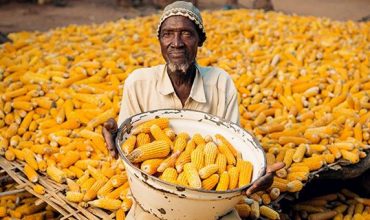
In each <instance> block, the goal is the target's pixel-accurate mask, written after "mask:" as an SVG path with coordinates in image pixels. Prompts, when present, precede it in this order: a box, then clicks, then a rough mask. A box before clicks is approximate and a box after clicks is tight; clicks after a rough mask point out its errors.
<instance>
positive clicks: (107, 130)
mask: <svg viewBox="0 0 370 220" xmlns="http://www.w3.org/2000/svg"><path fill="white" fill-rule="evenodd" d="M117 130H118V126H117V122H116V121H115V120H114V119H113V118H110V119H108V120H107V121H106V122H104V125H103V131H102V132H103V137H104V140H105V143H106V144H107V148H108V151H109V152H110V154H111V156H112V157H114V158H116V159H117V157H118V152H117V150H116V148H115V146H114V139H115V138H116V136H117Z"/></svg>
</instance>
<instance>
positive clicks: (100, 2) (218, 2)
mask: <svg viewBox="0 0 370 220" xmlns="http://www.w3.org/2000/svg"><path fill="white" fill-rule="evenodd" d="M3 1H5V0H0V3H1V2H3ZM19 1H21V0H8V2H9V3H5V4H0V18H1V19H0V32H3V33H10V32H17V31H46V30H48V29H50V28H55V27H61V26H66V25H68V24H91V23H102V22H104V21H114V20H117V19H120V18H123V17H124V18H130V17H136V16H144V15H148V14H152V13H159V10H160V9H157V8H155V7H153V5H152V4H151V3H150V2H151V1H149V0H144V4H143V6H141V7H137V8H133V7H128V6H123V5H121V6H117V4H116V0H66V1H68V5H67V6H66V7H55V6H53V5H52V4H45V5H37V4H31V3H22V2H19ZM23 1H25V0H23ZM252 1H253V0H243V1H239V3H240V7H247V8H251V7H252ZM225 2H226V1H225V0H207V1H206V0H199V7H200V8H201V9H202V10H204V9H210V10H212V9H222V7H223V5H224V3H225ZM272 2H273V4H274V8H275V10H277V11H282V12H285V13H288V14H292V13H295V14H299V15H314V16H324V17H329V18H331V19H335V20H340V21H345V20H355V21H356V20H359V19H361V18H363V17H366V16H369V15H370V1H369V0H325V1H322V0H305V1H303V0H300V1H298V0H284V1H281V0H272Z"/></svg>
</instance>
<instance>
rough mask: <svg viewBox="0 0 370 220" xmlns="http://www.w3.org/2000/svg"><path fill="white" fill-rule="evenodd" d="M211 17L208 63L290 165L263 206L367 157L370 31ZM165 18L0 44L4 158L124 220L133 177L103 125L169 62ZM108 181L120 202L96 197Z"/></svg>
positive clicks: (285, 19)
mask: <svg viewBox="0 0 370 220" xmlns="http://www.w3.org/2000/svg"><path fill="white" fill-rule="evenodd" d="M204 20H205V24H206V29H207V34H208V36H210V37H208V39H207V41H206V44H205V45H204V46H203V47H202V48H200V51H199V53H198V62H199V64H201V65H212V66H218V67H221V68H223V69H225V70H226V71H227V72H228V73H229V74H230V75H231V77H232V78H233V80H234V82H235V85H236V87H237V89H238V92H239V110H240V115H241V125H242V126H243V127H244V128H245V129H246V130H249V131H251V132H253V133H254V134H255V135H256V136H257V138H258V139H259V141H260V142H261V144H262V146H263V148H264V149H265V151H266V153H267V159H268V163H269V164H271V163H274V162H276V161H284V162H285V164H286V167H285V168H283V169H282V170H280V171H279V172H278V173H277V176H276V177H275V178H274V183H273V185H272V187H271V189H269V190H268V191H266V192H264V193H262V198H264V201H265V203H266V204H268V203H269V202H270V201H271V200H273V199H274V198H275V195H276V193H277V192H278V191H279V192H285V191H288V192H297V191H299V190H300V189H301V188H302V186H303V184H304V182H305V181H306V180H307V178H308V175H309V173H310V172H312V171H315V170H319V169H320V168H321V167H323V166H325V165H327V164H331V163H334V162H335V161H337V160H339V159H344V160H347V161H348V162H349V163H358V162H359V160H361V158H364V157H366V152H365V149H368V148H369V147H368V144H369V143H370V134H369V129H370V121H369V120H370V112H369V109H370V101H369V95H370V77H369V76H370V68H369V55H370V43H369V42H370V39H369V38H370V24H369V23H356V22H352V21H348V22H336V21H331V20H329V19H325V18H314V17H299V16H294V15H292V16H288V15H284V14H281V13H275V12H269V13H264V12H262V11H252V10H231V11H215V12H205V13H204ZM157 22H158V16H148V17H143V18H137V19H131V20H120V21H117V22H109V23H104V24H101V25H90V26H76V25H70V26H67V27H64V28H57V29H54V30H50V31H48V32H45V33H39V32H19V33H13V34H10V35H9V37H10V38H11V39H12V41H13V42H12V43H6V44H4V45H1V47H0V77H1V82H0V96H1V98H0V154H1V155H2V156H3V157H5V158H6V159H8V160H21V161H25V162H26V163H27V165H26V166H25V168H24V171H25V174H26V175H27V177H28V178H29V179H30V181H32V182H34V183H37V181H38V175H48V176H49V177H50V178H51V179H52V180H54V181H56V182H59V183H61V184H65V183H69V184H68V185H71V187H72V188H69V191H68V192H66V196H67V198H70V199H71V201H76V202H79V203H80V204H81V205H89V204H90V205H93V206H99V207H102V208H106V209H108V210H117V209H118V210H119V211H118V212H117V216H119V217H122V216H124V215H122V213H123V212H124V211H126V210H127V209H128V208H129V206H130V205H129V204H130V201H129V199H128V198H127V197H124V198H120V196H119V195H121V193H118V191H119V192H123V191H125V190H127V188H128V184H127V178H126V177H125V175H124V167H123V165H122V163H121V162H120V161H115V160H113V159H112V158H110V157H109V155H108V151H107V150H106V148H105V144H104V140H103V138H102V135H101V129H102V127H101V126H102V123H103V122H104V121H105V120H107V119H108V118H110V117H113V118H117V114H118V112H119V102H120V99H121V95H122V85H123V83H124V80H125V78H126V77H127V76H128V74H129V73H131V72H132V71H133V70H134V69H136V68H140V67H146V66H153V65H157V64H160V63H163V62H164V61H163V60H162V59H161V58H160V56H158V54H159V53H160V49H159V45H158V40H157V39H156V35H155V28H156V25H157ZM138 24H140V25H138ZM138 27H140V28H138ZM117 176H118V177H117ZM101 177H104V178H101ZM115 178H118V179H119V180H117V181H115V183H116V185H113V179H114V180H115ZM95 180H101V181H95ZM74 183H75V184H74ZM107 183H112V185H113V186H111V185H109V187H108V186H107V188H108V189H107V191H108V192H109V193H112V194H113V196H110V197H107V196H102V197H101V198H99V193H98V192H95V191H96V189H98V188H100V186H103V185H104V186H106V184H107ZM100 189H101V188H100ZM107 195H108V194H107ZM117 195H118V196H117ZM271 195H274V196H271ZM256 196H258V195H256ZM122 204H124V205H122ZM122 206H123V207H124V208H122ZM122 209H124V210H122ZM123 214H124V213H123Z"/></svg>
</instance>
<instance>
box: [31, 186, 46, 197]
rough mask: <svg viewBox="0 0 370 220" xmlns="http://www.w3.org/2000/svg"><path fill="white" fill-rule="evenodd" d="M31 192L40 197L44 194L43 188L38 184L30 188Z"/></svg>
mask: <svg viewBox="0 0 370 220" xmlns="http://www.w3.org/2000/svg"><path fill="white" fill-rule="evenodd" d="M32 189H33V191H35V193H37V194H40V195H44V194H45V188H44V187H43V186H41V185H40V184H36V185H34V186H33V187H32Z"/></svg>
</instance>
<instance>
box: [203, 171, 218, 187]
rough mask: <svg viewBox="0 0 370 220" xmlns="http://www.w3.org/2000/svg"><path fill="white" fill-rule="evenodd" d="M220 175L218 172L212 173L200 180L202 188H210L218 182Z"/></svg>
mask: <svg viewBox="0 0 370 220" xmlns="http://www.w3.org/2000/svg"><path fill="white" fill-rule="evenodd" d="M219 178H220V176H219V175H218V174H212V175H211V176H210V177H208V178H207V179H205V180H203V181H202V188H203V189H205V190H212V189H214V188H215V186H216V185H217V183H218V180H219Z"/></svg>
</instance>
